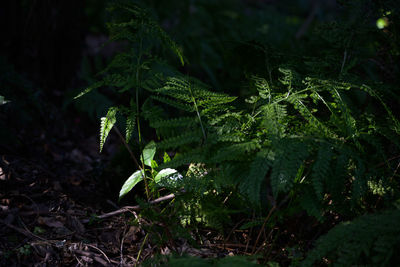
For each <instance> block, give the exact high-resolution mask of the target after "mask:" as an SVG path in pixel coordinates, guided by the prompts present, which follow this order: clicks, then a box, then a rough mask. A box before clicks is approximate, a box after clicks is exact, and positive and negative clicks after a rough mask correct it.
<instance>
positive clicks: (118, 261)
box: [0, 119, 232, 266]
mask: <svg viewBox="0 0 400 267" xmlns="http://www.w3.org/2000/svg"><path fill="white" fill-rule="evenodd" d="M77 121H78V123H77ZM66 124H67V125H66ZM19 130H20V134H19V136H18V138H20V140H23V141H22V143H23V146H22V147H18V148H15V146H13V145H12V144H10V145H9V146H7V145H5V146H4V148H6V149H5V151H2V152H1V153H0V265H1V266H21V265H28V266H31V265H35V266H70V265H74V266H86V265H91V266H92V265H95V266H114V265H115V266H135V265H136V264H137V263H139V262H141V261H142V260H143V259H147V258H149V257H151V256H153V255H154V254H156V253H161V254H169V253H170V252H171V250H174V251H175V252H178V253H180V254H182V253H185V254H189V255H196V256H201V257H217V256H221V255H228V254H229V253H231V254H232V249H228V248H225V249H224V248H223V245H221V246H219V245H218V244H215V243H216V242H218V241H216V240H213V241H208V243H207V244H208V245H205V246H204V247H197V248H194V247H192V246H189V245H188V243H187V242H185V241H184V240H181V241H177V242H175V243H174V246H175V247H174V248H172V247H171V248H170V247H168V246H165V247H157V246H154V245H152V243H151V242H149V240H148V239H147V240H146V237H147V233H146V231H145V230H144V229H142V228H141V227H140V226H138V225H137V224H135V223H132V222H133V221H134V219H135V218H137V214H136V213H135V211H133V210H131V211H130V212H127V213H125V214H122V213H121V214H116V215H115V216H109V217H107V218H105V219H102V220H99V219H98V218H97V217H96V216H97V215H101V214H104V213H107V212H113V211H118V210H119V209H120V208H121V207H120V206H118V205H117V204H116V203H115V202H113V201H111V200H110V199H112V198H111V197H110V191H109V188H107V185H106V184H105V183H102V182H100V181H99V177H100V174H101V169H102V166H104V165H105V164H107V162H109V161H110V159H111V158H112V156H113V154H114V153H115V151H116V150H117V149H118V148H117V147H118V145H113V144H112V142H113V141H112V140H111V141H109V143H108V144H107V146H106V147H105V151H104V152H103V153H102V154H100V153H99V152H98V147H99V144H98V136H97V133H96V134H95V133H93V135H88V136H83V134H82V131H81V128H80V125H79V119H78V120H76V119H75V121H72V122H68V121H65V120H56V121H52V122H51V124H50V126H48V127H47V129H41V130H39V129H36V130H33V132H32V130H31V129H19ZM94 132H97V131H94ZM28 133H29V134H28ZM111 139H112V137H111ZM114 143H117V142H114ZM2 147H3V146H2ZM139 221H141V223H145V224H152V223H157V222H150V221H146V220H144V219H140V220H139ZM207 234H209V232H208V233H207ZM213 236H214V237H215V236H216V235H213ZM216 239H217V238H216ZM211 243H213V245H211ZM218 247H220V248H218Z"/></svg>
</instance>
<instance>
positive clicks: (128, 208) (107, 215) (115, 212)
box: [82, 194, 175, 223]
mask: <svg viewBox="0 0 400 267" xmlns="http://www.w3.org/2000/svg"><path fill="white" fill-rule="evenodd" d="M174 197H175V194H169V195H166V196H163V197H159V198H157V199H155V200H152V201H150V202H149V204H156V203H159V202H163V201H166V200H170V199H173V198H174ZM140 209H141V207H140V205H136V206H125V207H122V208H120V209H118V210H115V211H112V212H108V213H104V214H102V215H99V216H97V218H98V219H104V218H108V217H111V216H114V215H118V214H122V213H125V212H130V211H131V210H140ZM89 221H90V220H89V219H84V220H82V223H88V222H89Z"/></svg>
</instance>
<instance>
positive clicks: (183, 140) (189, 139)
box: [157, 130, 202, 149]
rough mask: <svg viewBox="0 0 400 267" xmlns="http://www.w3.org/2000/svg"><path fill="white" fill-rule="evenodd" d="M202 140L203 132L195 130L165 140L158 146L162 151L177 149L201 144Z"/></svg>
mask: <svg viewBox="0 0 400 267" xmlns="http://www.w3.org/2000/svg"><path fill="white" fill-rule="evenodd" d="M201 140H202V133H201V131H198V130H195V131H190V132H187V133H184V134H181V135H178V136H174V137H171V138H168V139H164V140H163V141H161V142H160V143H158V144H157V146H158V147H159V148H161V149H167V148H177V147H180V146H183V145H187V144H191V143H195V142H198V143H199V142H201Z"/></svg>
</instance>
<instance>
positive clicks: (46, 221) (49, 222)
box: [37, 217, 64, 228]
mask: <svg viewBox="0 0 400 267" xmlns="http://www.w3.org/2000/svg"><path fill="white" fill-rule="evenodd" d="M37 221H38V223H39V224H41V225H46V226H48V227H54V228H61V227H64V224H63V223H62V222H60V221H57V220H56V219H54V218H51V217H39V218H38V219H37Z"/></svg>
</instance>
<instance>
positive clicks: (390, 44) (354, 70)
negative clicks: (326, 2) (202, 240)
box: [77, 1, 400, 266]
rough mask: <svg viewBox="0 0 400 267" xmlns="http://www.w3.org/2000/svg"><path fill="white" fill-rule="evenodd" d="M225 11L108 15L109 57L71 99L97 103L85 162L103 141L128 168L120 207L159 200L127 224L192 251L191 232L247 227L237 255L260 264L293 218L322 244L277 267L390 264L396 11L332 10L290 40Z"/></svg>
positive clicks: (185, 8) (394, 233) (123, 10)
mask: <svg viewBox="0 0 400 267" xmlns="http://www.w3.org/2000/svg"><path fill="white" fill-rule="evenodd" d="M225 2H226V1H196V2H195V3H194V1H177V2H176V3H175V2H174V3H173V4H172V3H171V4H168V6H167V7H166V6H165V5H166V3H164V1H161V3H154V6H153V5H152V1H149V3H147V6H143V5H141V4H143V3H140V2H139V3H136V2H135V1H112V2H111V4H110V7H109V9H110V14H111V18H110V21H109V23H108V24H107V26H108V29H109V32H110V42H120V43H121V45H122V46H123V47H124V49H123V51H120V52H119V53H117V54H116V55H115V57H114V58H113V59H112V61H111V62H110V63H109V65H108V66H107V67H106V68H105V69H104V70H102V71H101V72H100V73H98V76H97V77H98V80H97V82H95V83H94V84H92V85H90V86H89V87H88V88H87V89H86V90H84V91H83V92H82V93H80V94H79V95H78V96H77V97H78V98H79V97H83V98H85V97H90V94H91V92H92V91H93V90H109V92H112V94H113V98H112V99H113V103H114V104H113V105H112V106H111V107H109V108H108V112H107V113H106V114H104V117H102V118H101V126H100V150H102V148H103V146H104V145H106V139H107V136H108V135H109V133H110V131H111V130H112V129H113V128H115V129H116V131H117V133H118V134H119V136H120V138H121V140H122V141H123V143H124V144H125V147H126V148H127V149H128V150H129V151H130V153H131V157H132V159H133V163H134V167H133V168H132V171H134V170H136V171H135V172H134V173H133V175H132V176H131V177H130V178H129V179H128V180H127V181H126V182H125V184H124V185H123V189H122V190H121V193H120V197H122V196H124V195H125V194H126V193H128V192H129V191H131V192H130V193H129V194H135V192H137V191H140V189H138V187H136V184H138V183H139V182H141V181H143V184H144V191H145V195H146V197H147V200H151V199H156V198H158V197H160V196H162V195H165V194H166V193H165V192H168V193H175V196H176V197H175V200H174V202H173V204H171V205H168V206H166V207H164V209H163V211H162V212H161V213H158V212H153V211H152V207H148V209H146V211H144V212H143V214H142V216H151V217H152V218H154V217H157V218H158V220H160V221H165V222H166V221H168V222H169V223H171V224H172V223H173V224H174V225H180V227H177V228H176V229H177V230H176V231H174V232H173V233H172V235H173V238H179V237H183V236H184V237H185V238H187V239H188V240H189V241H190V242H193V243H196V242H197V241H199V240H198V236H196V234H194V233H198V229H201V228H211V229H217V230H218V231H219V232H220V233H221V234H222V235H225V236H226V235H228V234H229V231H230V230H228V229H233V230H235V229H242V230H243V229H251V230H252V233H253V236H252V237H250V240H251V241H250V245H249V244H247V246H246V251H244V252H245V253H251V254H254V253H255V252H257V255H258V256H257V257H256V258H254V259H258V262H261V263H266V262H269V263H268V264H270V265H271V264H273V263H272V261H279V260H280V258H279V257H276V258H273V257H271V256H270V255H271V253H270V252H271V251H272V250H275V249H277V247H278V248H279V246H282V244H270V245H268V244H266V242H269V241H271V240H268V239H265V238H264V239H265V241H264V242H262V240H261V233H262V232H263V231H264V232H266V233H267V232H270V230H268V229H274V228H275V227H277V226H279V227H280V228H285V223H287V222H288V221H289V220H290V218H295V217H296V216H300V217H301V218H305V219H304V221H303V222H302V223H303V224H308V223H310V224H313V225H314V226H313V227H314V230H315V229H317V228H319V229H322V230H318V231H316V230H315V231H316V232H318V233H319V234H317V235H313V236H312V237H304V238H306V239H307V238H309V240H302V242H300V241H299V242H298V244H297V245H296V246H295V247H296V248H295V249H294V250H295V251H294V252H293V253H292V254H290V253H289V254H285V255H286V257H287V258H289V259H291V264H293V265H302V266H313V265H314V264H317V263H318V264H329V263H334V264H337V265H343V266H349V265H354V264H373V265H374V266H381V265H382V266H385V265H388V266H390V264H391V263H393V262H397V263H398V262H399V259H398V256H397V255H396V253H395V251H396V249H398V248H399V245H400V233H399V228H398V227H397V223H398V220H399V218H398V217H399V210H398V209H399V204H400V202H399V201H400V194H399V193H400V191H399V175H398V173H397V171H398V164H399V163H398V158H399V157H398V155H399V145H400V144H399V138H398V137H399V133H400V122H399V120H398V119H397V115H398V111H399V110H398V107H397V106H396V103H398V100H399V99H398V87H397V86H396V83H397V82H398V76H396V75H398V73H399V72H398V70H399V69H398V67H399V66H398V62H399V53H400V51H399V42H398V34H399V31H398V28H397V26H398V21H397V20H398V11H399V9H398V4H397V3H396V1H383V2H382V1H349V2H351V3H347V1H341V2H343V3H341V4H338V7H337V8H338V9H339V10H338V11H335V12H337V13H338V14H334V15H335V16H336V18H337V20H333V19H326V20H324V19H323V18H319V19H318V20H316V21H314V23H313V24H312V26H310V25H308V26H309V27H310V29H308V32H309V33H305V32H303V31H304V30H299V31H297V29H299V28H300V29H302V27H307V26H305V25H303V24H302V23H303V22H302V21H301V20H299V18H298V17H295V16H292V17H290V16H289V15H287V16H286V17H285V16H284V15H282V10H279V9H280V8H284V7H282V6H280V5H279V4H276V5H275V6H272V7H271V6H268V5H265V6H263V4H260V5H261V7H263V8H264V9H261V8H260V6H252V5H249V4H247V5H246V6H244V3H242V2H239V1H238V2H236V1H233V2H232V3H230V4H229V5H228V4H226V3H225ZM299 2H300V1H299ZM316 2H318V1H316ZM168 3H169V2H168ZM225 4H226V5H225ZM157 5H158V8H157V7H156V6H157ZM254 5H256V3H254ZM317 8H318V7H317ZM171 9H172V10H171ZM243 10H244V11H243ZM286 11H287V10H286ZM168 12H169V13H168ZM263 12H264V14H263ZM320 12H322V13H323V12H326V14H322V16H323V15H326V17H329V16H328V15H329V14H330V13H329V11H327V10H324V9H322V8H321V9H320ZM174 14H175V15H179V19H173V16H174ZM210 14H211V15H210ZM266 14H270V16H267V15H266ZM331 15H332V14H331ZM379 18H383V19H384V20H385V21H386V22H387V25H386V27H385V28H384V29H383V30H381V29H378V28H377V27H376V25H375V21H376V20H377V19H379ZM196 23H197V24H196ZM160 25H162V26H163V27H162V26H160ZM277 27H280V28H277ZM167 32H169V33H167ZM86 94H87V95H86ZM78 101H79V100H78ZM121 127H124V128H125V130H124V132H125V134H122V133H121V132H120V131H119V130H118V128H121ZM132 147H136V148H138V149H137V151H141V152H140V153H138V154H137V155H135V153H134V152H132V150H131V148H132ZM139 201H140V200H139ZM140 202H142V201H140ZM144 205H146V204H144ZM305 214H307V215H305ZM341 221H347V222H345V223H339V222H341ZM336 224H338V225H337V226H335V225H336ZM329 229H331V230H329ZM233 230H232V231H233ZM327 230H329V232H327V233H326V231H327ZM189 233H191V234H189ZM254 233H255V234H254ZM322 233H326V235H323V236H322V237H320V236H321V234H322ZM296 234H298V233H296ZM299 235H300V234H299ZM263 236H265V235H263ZM319 237H320V238H319ZM170 238H171V236H170V234H169V238H167V239H166V240H167V241H165V240H164V241H163V240H158V241H159V242H168V239H170ZM276 238H277V239H279V237H276ZM313 238H314V239H316V238H319V239H318V241H316V242H315V240H314V239H313ZM169 241H170V240H169ZM284 246H285V245H284ZM248 248H249V249H248ZM251 248H253V250H251ZM247 249H248V250H247ZM282 253H284V252H282ZM286 253H288V252H286ZM294 254H296V255H297V256H293V255H294ZM170 260H171V264H172V262H175V261H176V262H178V263H179V264H183V262H186V263H187V264H188V263H189V262H190V261H196V260H193V259H185V258H184V259H175V258H171V259H170ZM163 261H165V259H164V260H161V261H160V262H159V263H160V264H161V263H162V262H163ZM228 261H229V260H225V262H224V263H222V262H221V266H222V265H223V264H230V263H229V262H228ZM233 261H237V262H238V263H237V264H242V265H243V264H245V263H244V262H245V260H243V259H241V258H234V259H232V262H233ZM242 261H243V262H242ZM253 262H254V261H253ZM289 262H290V261H289ZM178 263H176V264H178ZM208 263H209V264H212V263H211V262H208ZM174 264H175V263H174ZM232 264H233V263H232ZM232 264H230V265H232ZM249 264H250V262H249ZM285 264H288V262H286V263H285ZM175 266H177V265H175Z"/></svg>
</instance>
